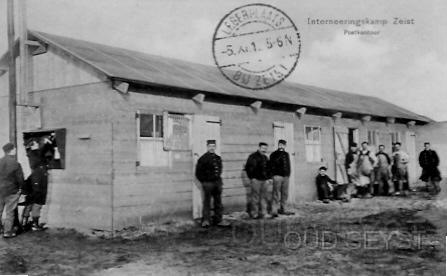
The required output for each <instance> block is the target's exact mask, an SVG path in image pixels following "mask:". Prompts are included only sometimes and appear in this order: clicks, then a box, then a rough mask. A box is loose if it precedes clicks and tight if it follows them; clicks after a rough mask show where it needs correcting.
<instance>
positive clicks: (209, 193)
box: [202, 180, 223, 223]
mask: <svg viewBox="0 0 447 276" xmlns="http://www.w3.org/2000/svg"><path fill="white" fill-rule="evenodd" d="M202 187H203V213H202V219H203V221H208V222H210V221H211V199H213V203H214V216H213V223H219V222H221V221H222V212H223V206H222V180H216V181H206V182H202Z"/></svg>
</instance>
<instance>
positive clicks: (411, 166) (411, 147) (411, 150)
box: [405, 131, 419, 183]
mask: <svg viewBox="0 0 447 276" xmlns="http://www.w3.org/2000/svg"><path fill="white" fill-rule="evenodd" d="M405 136H406V137H405V138H406V139H405V142H406V143H405V145H406V151H407V153H408V155H409V157H410V160H409V162H408V178H409V181H410V183H415V182H416V181H417V173H416V171H417V168H418V162H419V161H418V156H416V134H415V133H414V132H413V131H407V132H406V134H405Z"/></svg>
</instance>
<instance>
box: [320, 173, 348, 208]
mask: <svg viewBox="0 0 447 276" xmlns="http://www.w3.org/2000/svg"><path fill="white" fill-rule="evenodd" d="M326 171H327V168H326V167H325V166H322V167H320V168H319V169H318V175H317V178H316V185H317V192H318V199H319V200H321V201H323V203H329V201H330V200H331V199H340V200H342V201H343V202H347V201H349V199H348V198H347V196H346V191H345V190H346V185H339V184H337V182H336V181H335V180H332V179H331V178H330V177H329V176H328V175H327V174H326Z"/></svg>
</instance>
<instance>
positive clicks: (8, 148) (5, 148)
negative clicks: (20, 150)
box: [2, 143, 15, 153]
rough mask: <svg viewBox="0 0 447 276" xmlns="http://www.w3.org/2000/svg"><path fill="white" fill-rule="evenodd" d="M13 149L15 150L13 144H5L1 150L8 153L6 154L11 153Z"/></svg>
mask: <svg viewBox="0 0 447 276" xmlns="http://www.w3.org/2000/svg"><path fill="white" fill-rule="evenodd" d="M14 148H15V146H14V144H13V143H6V144H5V145H4V146H3V147H2V149H3V151H4V152H5V153H8V152H10V151H12V150H13V149H14Z"/></svg>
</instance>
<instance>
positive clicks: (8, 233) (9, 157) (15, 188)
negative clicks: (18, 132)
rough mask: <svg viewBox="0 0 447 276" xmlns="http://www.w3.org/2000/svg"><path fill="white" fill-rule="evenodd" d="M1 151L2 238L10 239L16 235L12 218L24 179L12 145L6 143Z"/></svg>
mask: <svg viewBox="0 0 447 276" xmlns="http://www.w3.org/2000/svg"><path fill="white" fill-rule="evenodd" d="M3 151H4V153H5V156H4V157H3V158H1V159H0V217H1V215H2V214H3V210H5V220H4V225H5V226H4V233H3V237H4V238H12V237H14V236H15V235H16V233H15V231H14V226H13V224H14V216H15V210H16V208H17V203H18V202H19V197H20V193H21V190H22V187H23V184H24V178H23V171H22V166H21V165H20V164H19V162H17V160H16V158H15V155H16V147H15V146H14V144H12V143H7V144H6V145H4V146H3ZM0 226H1V224H0ZM0 228H1V227H0Z"/></svg>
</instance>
